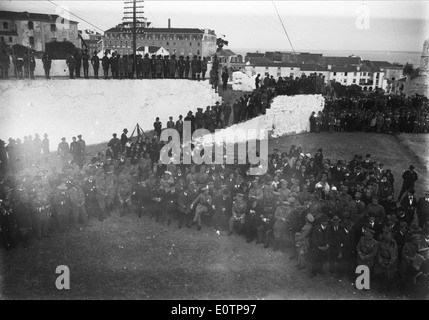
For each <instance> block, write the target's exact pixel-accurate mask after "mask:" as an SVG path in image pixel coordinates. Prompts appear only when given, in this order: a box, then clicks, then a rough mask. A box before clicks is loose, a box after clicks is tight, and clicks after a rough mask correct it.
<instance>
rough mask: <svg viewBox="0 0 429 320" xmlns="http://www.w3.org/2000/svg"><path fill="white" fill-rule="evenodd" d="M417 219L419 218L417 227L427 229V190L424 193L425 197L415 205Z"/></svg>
mask: <svg viewBox="0 0 429 320" xmlns="http://www.w3.org/2000/svg"><path fill="white" fill-rule="evenodd" d="M417 217H418V218H419V227H420V228H422V229H423V228H424V227H425V226H426V228H428V226H429V190H426V191H425V196H424V197H421V198H420V199H419V201H418V203H417Z"/></svg>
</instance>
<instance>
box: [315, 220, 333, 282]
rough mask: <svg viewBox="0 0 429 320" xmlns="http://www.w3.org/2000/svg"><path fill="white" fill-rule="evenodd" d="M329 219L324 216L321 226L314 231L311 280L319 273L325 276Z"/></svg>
mask: <svg viewBox="0 0 429 320" xmlns="http://www.w3.org/2000/svg"><path fill="white" fill-rule="evenodd" d="M328 221H329V220H328V217H327V216H326V215H322V216H321V217H320V224H319V225H318V226H317V227H316V228H315V229H314V230H313V234H312V239H311V240H312V266H311V273H310V278H313V277H315V276H316V275H317V273H320V274H323V265H324V264H325V263H326V262H328V257H329V256H328V253H329V251H328V250H329V231H328Z"/></svg>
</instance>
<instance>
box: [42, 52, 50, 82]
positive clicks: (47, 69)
mask: <svg viewBox="0 0 429 320" xmlns="http://www.w3.org/2000/svg"><path fill="white" fill-rule="evenodd" d="M42 63H43V69H44V70H45V77H46V79H50V77H49V72H50V70H51V64H52V59H51V56H50V55H49V53H47V52H45V53H44V54H43V57H42Z"/></svg>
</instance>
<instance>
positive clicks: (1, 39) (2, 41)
mask: <svg viewBox="0 0 429 320" xmlns="http://www.w3.org/2000/svg"><path fill="white" fill-rule="evenodd" d="M0 42H1V43H4V42H5V41H4V37H0ZM9 42H13V38H12V37H9Z"/></svg>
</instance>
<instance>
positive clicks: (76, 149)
mask: <svg viewBox="0 0 429 320" xmlns="http://www.w3.org/2000/svg"><path fill="white" fill-rule="evenodd" d="M72 140H73V142H72V143H70V153H71V154H72V156H73V162H74V163H75V164H76V165H77V166H78V167H79V168H80V169H82V167H83V161H82V150H81V145H80V143H79V142H77V141H76V137H73V138H72Z"/></svg>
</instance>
